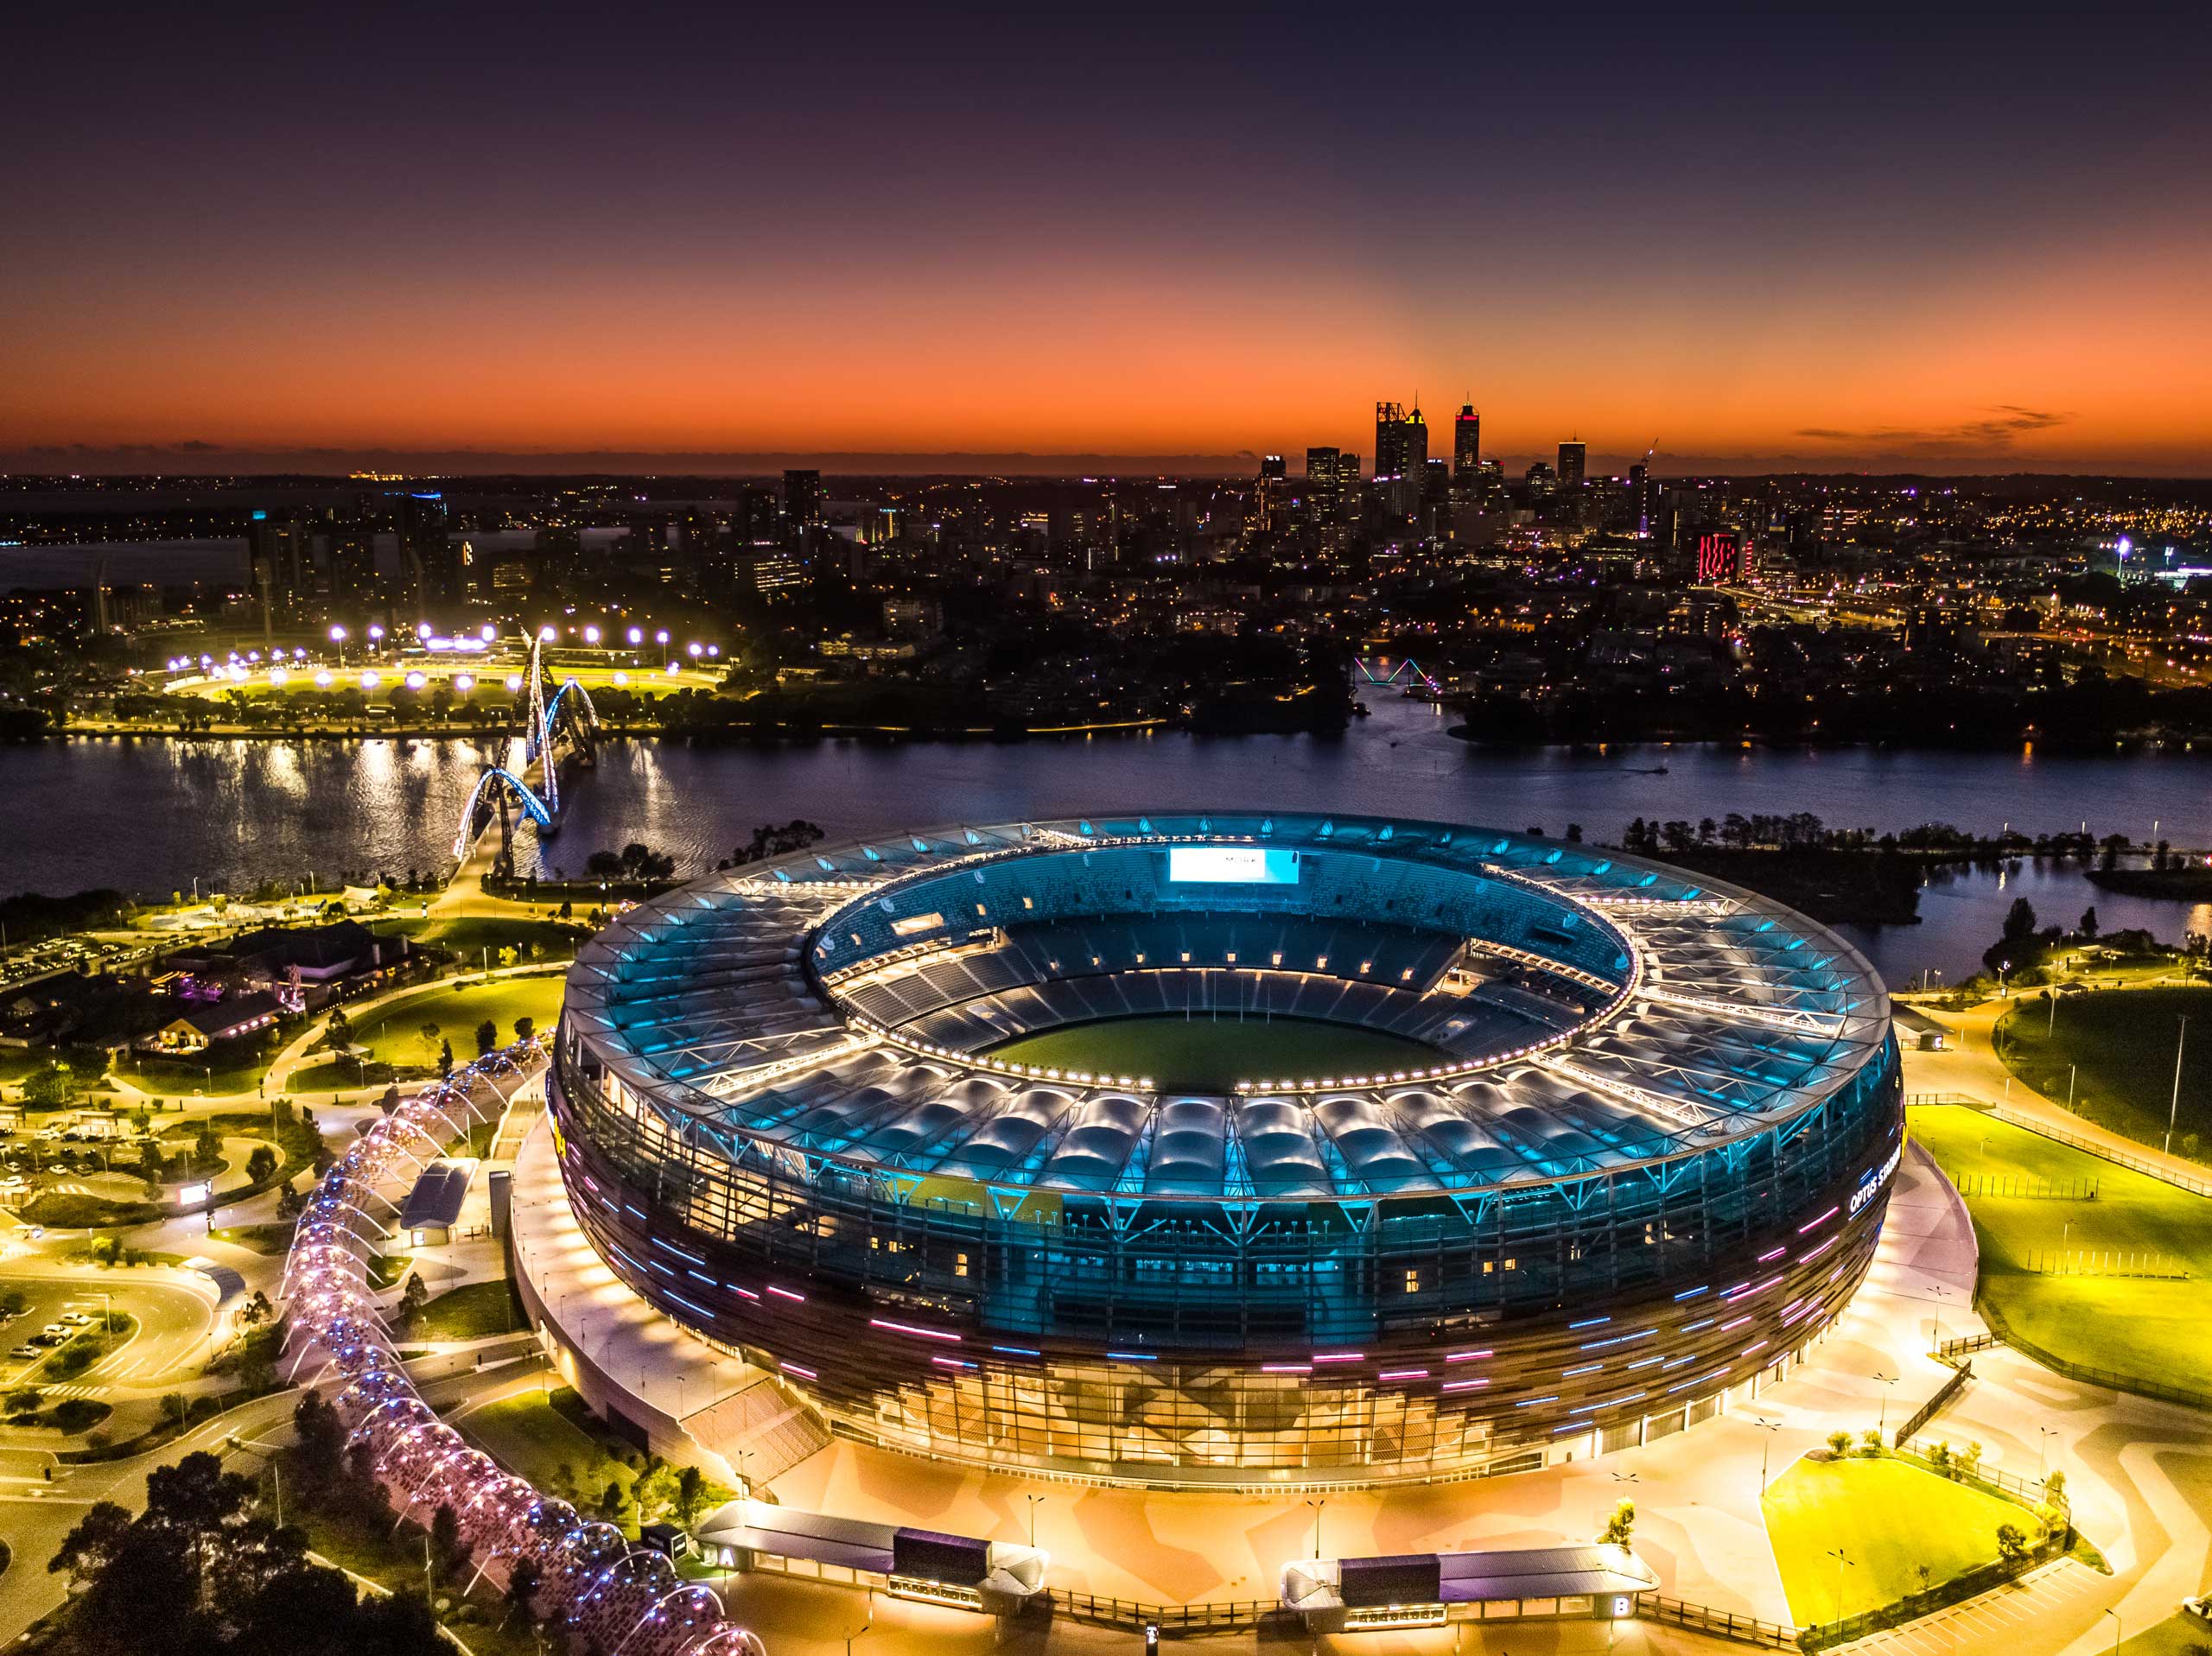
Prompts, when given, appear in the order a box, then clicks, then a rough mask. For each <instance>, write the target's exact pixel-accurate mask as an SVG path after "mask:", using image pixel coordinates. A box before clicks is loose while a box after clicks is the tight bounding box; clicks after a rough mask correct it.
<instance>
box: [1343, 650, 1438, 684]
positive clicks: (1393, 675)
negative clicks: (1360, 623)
mask: <svg viewBox="0 0 2212 1656" xmlns="http://www.w3.org/2000/svg"><path fill="white" fill-rule="evenodd" d="M1387 661H1389V657H1388V656H1383V657H1376V659H1375V660H1374V661H1372V662H1370V661H1369V660H1368V659H1367V658H1365V657H1362V658H1361V659H1360V663H1359V672H1360V676H1361V677H1363V678H1364V679H1365V680H1366V681H1367V682H1369V683H1370V684H1395V683H1397V682H1399V681H1400V680H1401V679H1404V680H1407V681H1408V682H1410V681H1414V680H1418V681H1419V682H1421V684H1422V685H1424V686H1425V687H1426V688H1428V689H1429V690H1430V691H1432V692H1434V691H1437V690H1440V689H1441V688H1443V687H1442V686H1441V685H1440V684H1438V683H1437V682H1436V681H1435V680H1434V679H1433V678H1431V677H1430V676H1428V675H1427V673H1425V672H1423V671H1422V670H1421V663H1419V662H1417V661H1415V660H1414V658H1413V657H1411V656H1408V657H1403V658H1402V660H1400V661H1399V663H1398V664H1397V665H1396V666H1395V667H1393V668H1391V669H1390V670H1389V672H1387V673H1382V672H1377V671H1376V669H1377V668H1379V667H1381V666H1382V665H1383V663H1385V662H1387Z"/></svg>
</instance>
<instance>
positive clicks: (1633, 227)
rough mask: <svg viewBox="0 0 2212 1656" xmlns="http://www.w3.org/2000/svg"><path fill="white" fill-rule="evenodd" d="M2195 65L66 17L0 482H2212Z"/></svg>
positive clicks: (1853, 36) (2064, 47)
mask: <svg viewBox="0 0 2212 1656" xmlns="http://www.w3.org/2000/svg"><path fill="white" fill-rule="evenodd" d="M2206 29H2207V25H2206V23H2205V22H2203V21H2202V19H2201V18H2188V19H2176V18H2171V17H2170V18H2164V19H2158V20H2154V21H2150V22H2145V25H2144V27H2143V28H2141V29H2104V30H2101V31H2098V32H2097V33H2095V34H2094V35H2082V34H2081V33H2080V32H2079V31H2078V30H2077V29H2073V28H2071V27H2070V26H2069V25H2067V24H2064V23H2063V22H2060V21H2059V20H2057V19H2056V18H2046V17H2044V16H2041V15H2037V14H2029V15H2019V16H2015V17H2014V18H2012V20H2011V22H2009V23H2008V27H2007V29H2006V30H2005V32H2004V34H2003V35H2002V36H2001V37H2000V36H1995V35H1992V34H1991V33H1989V32H1988V31H1986V30H1983V29H1980V28H1979V27H1975V26H1969V25H1967V24H1966V23H1954V22H1941V21H1939V22H1934V23H1929V22H1916V23H1913V24H1911V25H1910V26H1908V25H1906V24H1904V22H1890V21H1885V20H1883V19H1881V18H1878V17H1855V18H1854V19H1853V20H1852V21H1849V22H1831V21H1825V20H1812V19H1801V18H1773V17H1761V16H1757V15H1756V14H1751V13H1745V14H1743V15H1741V16H1719V15H1717V14H1713V13H1710V12H1708V13H1706V14H1703V15H1700V16H1691V17H1681V16H1670V17H1669V19H1667V20H1666V22H1665V23H1664V25H1663V27H1662V26H1661V25H1659V24H1657V23H1655V22H1652V21H1650V20H1649V19H1646V18H1644V17H1643V16H1642V15H1641V14H1639V13H1636V12H1630V11H1625V10H1609V9H1605V8H1600V9H1598V10H1594V11H1592V12H1591V13H1590V14H1588V16H1586V18H1584V19H1581V20H1579V22H1578V27H1577V28H1576V29H1573V31H1571V32H1567V33H1561V32H1560V31H1558V30H1556V29H1554V28H1552V27H1551V26H1550V25H1548V24H1547V23H1544V22H1541V21H1540V20H1522V19H1508V20H1489V19H1485V20H1483V22H1482V23H1481V25H1480V27H1479V28H1477V27H1475V26H1472V25H1461V24H1455V23H1454V22H1451V21H1449V20H1446V21H1443V22H1437V23H1435V24H1433V25H1425V26H1424V31H1425V32H1424V34H1423V35H1422V37H1421V41H1420V42H1419V45H1420V46H1421V48H1422V49H1420V50H1410V49H1407V48H1408V47H1409V46H1411V45H1412V44H1414V43H1413V42H1408V41H1396V40H1390V39H1384V38H1382V37H1381V35H1380V34H1379V32H1378V33H1370V34H1368V35H1351V36H1349V37H1346V36H1344V35H1342V32H1341V31H1330V32H1329V33H1328V35H1327V37H1326V38H1325V39H1322V38H1317V37H1316V35H1315V34H1314V32H1313V31H1312V30H1310V29H1306V28H1304V27H1303V26H1302V25H1301V24H1300V21H1299V20H1298V19H1296V18H1289V17H1275V18H1273V19H1271V20H1260V19H1250V20H1247V21H1246V22H1244V23H1243V24H1241V25H1240V24H1236V23H1233V22H1191V21H1189V20H1180V21H1179V22H1178V23H1177V24H1176V26H1175V27H1174V28H1173V29H1167V28H1165V27H1164V26H1161V25H1159V24H1157V23H1155V22H1148V21H1147V19H1146V18H1144V17H1143V16H1141V15H1140V14H1129V15H1128V16H1118V17H1117V21H1116V22H1115V23H1114V24H1113V25H1111V26H1108V25H1104V24H1096V23H1090V22H1080V21H1071V20H1065V19H1038V18H1034V17H1024V16H1019V15H1013V14H1010V15H1008V16H1006V17H1004V18H1000V19H996V20H993V19H989V18H987V17H984V16H973V17H971V19H970V20H969V21H966V22H946V21H944V20H943V19H920V18H917V17H913V16H902V15H899V14H897V13H888V12H887V13H881V14H870V13H863V14H861V15H860V16H857V17H855V19H853V20H852V22H851V23H850V24H849V25H841V27H840V29H839V30H838V31H837V32H836V34H835V35H834V36H833V35H830V34H829V33H828V32H827V31H823V30H820V29H813V28H810V26H808V25H807V24H805V23H803V22H798V21H794V20H792V19H791V18H787V17H777V18H770V19H747V20H745V21H743V22H733V21H729V20H721V19H715V18H710V17H704V16H690V15H689V14H686V13H683V12H668V13H661V14H657V15H650V16H647V17H645V19H642V20H640V27H639V30H638V31H637V32H636V34H635V35H634V38H636V39H637V40H639V41H641V42H642V44H641V45H640V46H639V47H638V48H636V49H635V50H634V51H632V52H629V53H626V54H606V53H604V52H601V51H600V50H598V49H597V48H596V47H595V45H594V41H595V39H596V36H595V35H594V33H593V31H592V30H591V29H588V28H586V27H585V26H584V25H583V24H582V22H580V21H577V20H576V19H575V18H573V17H572V18H571V19H569V20H567V21H563V20H562V19H559V18H557V17H556V19H555V20H553V21H552V22H549V23H547V24H546V25H545V26H543V28H540V29H535V30H532V31H529V32H525V31H521V30H518V29H509V28H505V27H503V26H502V25H501V24H499V22H497V21H495V20H493V19H489V18H486V17H482V16H477V17H471V18H466V19H461V20H442V21H441V22H439V23H438V25H437V26H436V28H435V29H427V28H426V29H425V30H424V31H423V32H419V33H418V32H416V31H410V29H407V28H404V27H386V26H382V25H379V26H378V28H376V29H366V28H363V27H358V26H355V25H351V24H348V23H346V22H343V21H335V20H331V19H320V18H319V19H309V20H305V21H303V22H299V23H298V24H297V25H296V26H295V25H289V24H288V25H287V27H286V28H285V29H282V30H277V29H270V28H266V27H263V26H259V25H257V24H255V23H252V22H239V21H237V20H226V19H223V18H219V17H212V16H199V15H194V16H190V17H188V18H186V17H167V16H162V15H160V14H156V13H152V12H147V11H142V10H140V9H136V8H130V7H125V8H123V9H121V10H119V11H116V12H112V13H110V14H105V15H104V16H100V17H98V18H91V17H80V18H77V19H74V20H71V19H67V18H42V19H40V20H36V21H35V22H30V23H28V24H26V25H25V36H26V38H25V41H24V46H25V48H26V49H25V51H24V54H23V56H22V61H23V62H25V63H27V64H35V65H36V66H37V67H38V69H39V73H37V74H35V75H32V76H28V77H26V79H25V85H24V86H23V89H22V94H21V96H20V97H19V98H17V99H16V102H15V103H14V104H13V105H11V107H10V110H9V111H5V112H0V122H4V123H5V127H6V130H7V134H8V136H9V139H10V154H11V155H12V156H13V157H14V159H13V160H12V161H11V162H10V163H9V165H8V166H7V168H5V170H4V172H0V200H5V201H6V202H7V204H8V207H9V218H10V223H11V225H14V226H15V227H16V232H17V246H16V259H15V260H14V264H15V267H16V268H15V270H14V271H13V272H12V279H11V283H10V289H11V292H10V297H9V299H8V300H7V301H3V302H0V320H3V321H4V327H5V331H6V332H7V333H9V334H10V336H11V338H12V347H11V351H10V356H11V358H12V362H11V367H12V370H13V371H12V372H11V374H10V377H9V383H8V384H7V386H6V388H5V389H4V390H0V465H5V466H9V467H10V468H11V469H19V470H42V469H54V470H86V471H118V470H120V471H128V470H143V469H168V470H180V469H194V468H196V467H201V466H213V467H217V468H220V469H259V468H264V467H268V466H280V467H294V468H297V469H346V467H347V466H351V465H354V464H359V463H363V462H367V461H372V460H375V459H376V458H378V457H379V456H393V455H397V456H405V457H409V458H410V460H419V461H425V462H429V463H430V464H433V465H435V466H436V467H437V469H448V468H451V469H466V466H467V465H468V464H472V463H473V464H474V465H475V466H479V467H481V468H491V467H497V466H513V467H514V468H516V469H531V470H548V471H551V470H560V469H565V468H568V467H570V466H574V465H575V463H576V461H577V459H578V457H579V456H582V455H590V456H594V457H601V456H603V457H607V458H608V459H609V460H611V461H612V462H613V465H612V466H611V469H623V468H624V467H625V466H640V467H645V468H646V469H661V467H660V465H659V463H660V462H664V461H668V460H675V459H678V458H680V457H693V458H695V459H697V458H714V457H724V458H726V457H729V456H733V455H760V456H764V457H767V458H770V459H772V460H786V459H788V460H813V459H817V458H820V457H823V456H826V455H839V454H852V455H856V456H865V457H867V458H868V460H870V461H871V463H872V464H874V465H875V466H879V467H880V466H882V462H883V461H885V460H903V461H907V462H913V463H912V464H911V465H907V466H899V467H897V468H893V469H916V470H950V469H958V468H959V464H960V463H965V462H969V461H973V462H976V463H977V464H978V465H982V464H983V463H985V462H989V461H1003V460H1006V459H1007V458H1008V457H1020V456H1028V457H1032V458H1033V459H1037V460H1041V461H1044V462H1046V463H1044V464H1040V465H1039V466H1035V467H1034V468H1033V469H1037V470H1043V471H1058V470H1073V469H1082V468H1083V466H1084V465H1085V464H1086V463H1092V462H1095V463H1096V464H1097V465H1098V466H1101V467H1105V466H1126V467H1127V469H1132V470H1143V469H1162V470H1192V471H1205V470H1217V471H1230V470H1236V469H1242V468H1243V465H1244V463H1245V461H1246V460H1247V459H1248V458H1249V457H1256V456H1257V455H1259V454H1263V453H1268V452H1282V453H1291V454H1296V453H1300V452H1302V451H1303V450H1304V449H1305V448H1306V447H1309V446H1314V445H1325V444H1333V445H1336V446H1338V447H1343V448H1345V449H1349V450H1360V449H1363V448H1364V447H1367V446H1368V445H1367V441H1366V440H1365V439H1364V438H1363V435H1362V432H1363V426H1364V425H1365V423H1366V422H1365V416H1366V412H1367V410H1368V409H1371V407H1372V405H1373V403H1375V402H1376V400H1377V399H1378V398H1383V397H1389V398H1392V399H1404V400H1408V401H1409V400H1411V399H1412V398H1413V397H1415V396H1419V397H1421V398H1422V399H1423V401H1424V403H1425V405H1426V411H1427V413H1428V414H1429V415H1430V416H1431V417H1432V419H1433V420H1437V421H1439V422H1440V421H1442V420H1445V419H1448V418H1449V417H1450V415H1451V412H1452V409H1456V408H1457V406H1458V405H1459V402H1460V400H1461V399H1462V397H1463V396H1471V399H1472V401H1473V402H1474V403H1475V405H1476V406H1477V407H1478V409H1482V410H1483V412H1484V416H1485V424H1486V429H1485V432H1484V435H1485V437H1486V439H1488V441H1489V445H1490V449H1491V452H1493V453H1495V454H1497V455H1498V456H1499V457H1501V458H1503V459H1506V460H1509V461H1510V460H1516V459H1526V458H1535V457H1539V456H1548V455H1549V454H1551V453H1552V452H1553V451H1554V447H1555V445H1556V444H1557V443H1558V442H1559V441H1560V440H1561V439H1563V438H1566V437H1569V436H1573V435H1580V437H1581V438H1583V439H1584V440H1586V441H1587V442H1588V443H1589V445H1590V450H1591V460H1592V468H1593V470H1599V471H1602V470H1606V469H1611V470H1618V469H1620V467H1621V466H1623V465H1624V464H1625V463H1626V460H1628V459H1630V458H1637V457H1640V456H1641V455H1642V454H1643V451H1644V449H1645V448H1646V447H1649V446H1650V445H1651V444H1652V442H1653V441H1654V439H1655V438H1656V440H1657V444H1658V451H1659V457H1658V465H1659V467H1660V469H1661V470H1662V471H1669V472H1683V471H1722V470H1726V471H1736V472H1754V471H1770V470H1803V471H1846V470H1858V469H1872V470H1878V471H1896V470H1918V471H1937V472H1980V473H1987V472H2012V471H2039V472H2069V471H2078V472H2092V473H2148V474H2163V475H2196V474H2202V473H2212V406H2208V405H2207V403H2206V401H2205V399H2204V398H2203V397H2202V394H2201V391H2202V367H2203V365H2204V363H2205V362H2206V361H2207V360H2208V359H2212V322H2208V321H2207V320H2206V314H2205V312H2204V310H2203V308H2202V305H2201V303H2200V302H2198V301H2199V299H2200V297H2201V295H2200V292H2199V288H2200V283H2199V282H2198V281H2197V279H2196V276H2194V274H2193V272H2194V271H2196V270H2200V269H2201V268H2202V258H2203V255H2204V253H2205V252H2206V251H2212V248H2209V247H2208V243H2212V231H2208V229H2207V225H2208V224H2209V223H2212V219H2208V217H2207V215H2205V214H2204V213H2202V212H2200V211H2195V210H2193V208H2194V207H2196V206H2202V198H2203V195H2204V194H2205V185H2204V182H2203V180H2204V178H2205V177H2206V176H2208V175H2212V174H2208V171H2207V167H2206V163H2207V162H2208V161H2212V123H2208V121H2207V120H2206V118H2205V117H2203V116H2202V113H2201V112H2200V111H2198V110H2197V109H2196V106H2195V104H2194V100H2193V99H2191V98H2189V97H2188V96H2187V90H2188V88H2187V78H2188V75H2189V73H2190V67H2189V66H2190V65H2191V64H2192V63H2193V62H2194V61H2195V60H2196V56H2197V51H2196V48H2201V47H2202V44H2203V43H2204V42H2203V40H2202V36H2203V35H2204V33H2205V30H2206ZM487 66H496V67H487ZM1163 460H1165V461H1168V462H1171V463H1169V464H1164V465H1160V464H1154V465H1152V466H1147V465H1144V464H1130V462H1160V461H1163ZM702 469H708V468H705V467H702ZM833 469H834V468H833ZM1003 469H1024V468H1020V467H1005V468H1003Z"/></svg>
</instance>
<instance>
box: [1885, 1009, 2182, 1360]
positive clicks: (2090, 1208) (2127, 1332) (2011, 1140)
mask: <svg viewBox="0 0 2212 1656" xmlns="http://www.w3.org/2000/svg"><path fill="white" fill-rule="evenodd" d="M2208 1033H2212V1031H2208ZM1909 1115H1910V1126H1911V1131H1912V1135H1913V1137H1914V1138H1915V1139H1917V1140H1919V1142H1920V1143H1921V1144H1922V1145H1924V1146H1926V1147H1927V1149H1928V1150H1929V1152H1931V1153H1932V1154H1933V1155H1934V1156H1935V1158H1936V1164H1937V1165H1938V1166H1940V1167H1941V1168H1942V1170H1943V1171H1944V1172H1945V1173H1946V1174H1947V1175H1951V1176H1953V1177H1956V1176H1957V1175H1959V1174H1961V1173H1964V1174H1994V1175H2011V1176H2014V1177H2019V1178H2023V1179H2053V1180H2057V1181H2060V1182H2061V1183H2065V1182H2068V1181H2084V1180H2094V1182H2095V1185H2096V1190H2097V1195H2096V1198H2095V1200H2094V1201H2087V1202H2082V1201H2064V1200H2053V1199H2049V1198H2042V1197H2032V1196H1968V1197H1967V1199H1966V1202H1967V1212H1968V1213H1969V1214H1970V1215H1973V1218H1974V1237H1975V1240H1976V1241H1977V1242H1978V1243H1979V1244H1980V1249H1981V1275H1980V1283H1979V1285H1978V1289H1977V1293H1978V1297H1979V1298H1980V1300H1981V1302H1982V1304H1983V1306H1984V1309H1985V1310H1986V1311H1988V1312H1990V1313H1992V1314H1993V1316H1994V1317H1997V1318H2000V1319H2002V1321H2003V1322H2004V1323H2005V1324H2006V1326H2008V1327H2009V1328H2010V1329H2012V1332H2013V1333H2014V1334H2016V1335H2017V1336H2019V1337H2020V1338H2021V1339H2023V1340H2025V1341H2028V1342H2031V1343H2032V1344H2035V1345H2038V1346H2041V1347H2043V1348H2044V1349H2045V1350H2047V1351H2050V1353H2052V1354H2053V1355H2056V1356H2058V1357H2061V1358H2063V1359H2065V1360H2066V1361H2069V1362H2076V1363H2081V1364H2083V1365H2086V1366H2088V1367H2095V1368H2104V1369H2109V1370H2113V1371H2116V1372H2119V1373H2122V1374H2136V1375H2139V1376H2141V1377H2143V1378H2145V1379H2147V1380H2158V1381H2160V1382H2161V1383H2163V1384H2165V1385H2169V1386H2185V1387H2188V1388H2190V1390H2194V1391H2200V1392H2212V1327H2208V1325H2207V1323H2206V1319H2205V1317H2204V1279H2205V1278H2207V1277H2212V1197H2205V1196H2193V1195H2191V1194H2190V1192H2189V1191H2187V1190H2180V1189H2178V1188H2177V1187H2176V1186H2174V1185H2171V1184H2168V1183H2164V1181H2162V1180H2159V1179H2154V1178H2152V1177H2149V1176H2148V1175H2146V1174H2142V1173H2138V1172H2134V1171H2132V1170H2130V1169H2128V1168H2125V1167H2121V1166H2119V1165H2118V1164H2114V1163H2112V1162H2108V1161H2106V1160H2104V1159H2103V1158H2101V1157H2098V1156H2093V1155H2091V1154H2089V1153H2088V1152H2087V1151H2082V1150H2076V1149H2075V1148H2074V1147H2073V1146H2072V1145H2063V1144H2060V1143H2058V1142H2057V1141H2056V1139H2046V1138H2044V1136H2043V1135H2042V1134H2041V1133H2030V1132H2028V1131H2027V1130H2026V1129H2025V1128H2023V1127H2016V1126H2009V1125H2007V1124H2006V1123H2005V1122H2002V1121H1999V1120H1996V1119H1995V1118H1993V1117H1992V1116H1989V1115H1987V1114H1983V1113H1982V1112H1980V1111H1978V1110H1971V1109H1967V1108H1966V1107H1963V1106H1961V1105H1956V1104H1939V1105H1915V1106H1914V1107H1912V1109H1911V1111H1910V1113H1909ZM2044 1253H2063V1254H2067V1255H2071V1256H2074V1258H2075V1260H2076V1261H2077V1262H2080V1263H2093V1262H2094V1259H2095V1256H2096V1255H2098V1254H2100V1253H2106V1254H2109V1253H2123V1254H2124V1253H2135V1254H2164V1255H2166V1256H2168V1257H2169V1258H2170V1259H2172V1260H2173V1261H2174V1262H2176V1263H2177V1265H2179V1266H2182V1267H2183V1268H2184V1269H2186V1270H2187V1271H2188V1272H2190V1275H2189V1277H2188V1278H2182V1279H2178V1280H2167V1279H2159V1278H2136V1277H2117V1276H2103V1277H2100V1276H2088V1275H2069V1276H2061V1275H2044V1274H2039V1273H2037V1272H2034V1271H2031V1269H2030V1268H2029V1266H2030V1265H2031V1263H2032V1262H2033V1261H2034V1260H2035V1259H2036V1257H2037V1255H2038V1254H2044Z"/></svg>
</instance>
